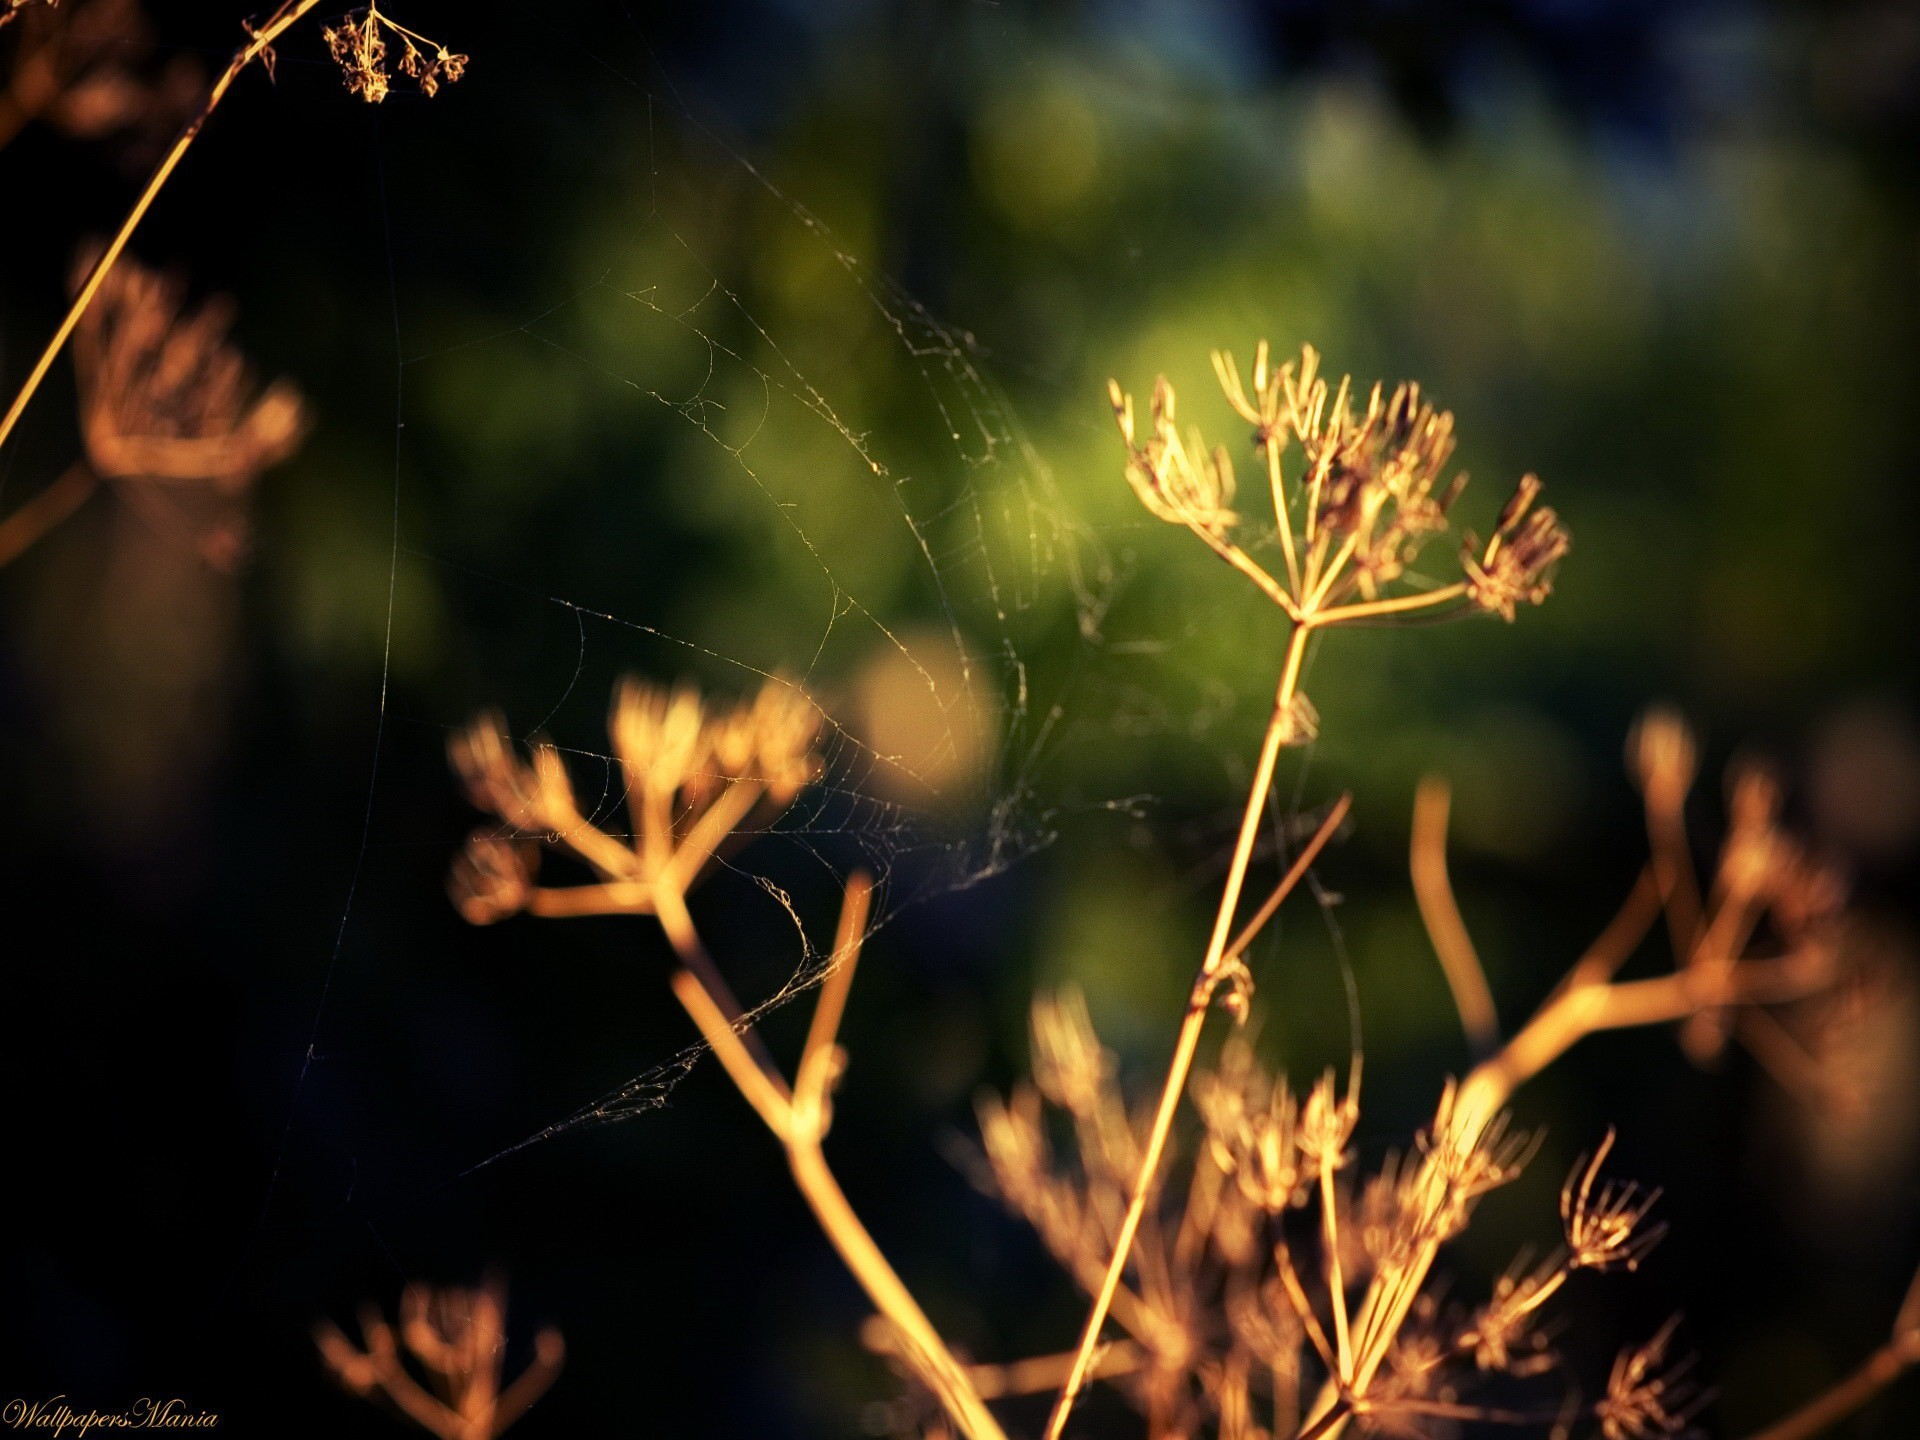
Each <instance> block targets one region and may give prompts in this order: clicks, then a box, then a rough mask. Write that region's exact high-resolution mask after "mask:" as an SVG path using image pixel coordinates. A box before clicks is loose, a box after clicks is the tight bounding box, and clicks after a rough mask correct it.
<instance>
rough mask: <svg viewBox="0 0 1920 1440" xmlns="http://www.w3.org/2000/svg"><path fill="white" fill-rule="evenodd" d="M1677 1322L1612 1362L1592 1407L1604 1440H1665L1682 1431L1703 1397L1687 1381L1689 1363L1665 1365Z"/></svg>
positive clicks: (1677, 1320)
mask: <svg viewBox="0 0 1920 1440" xmlns="http://www.w3.org/2000/svg"><path fill="white" fill-rule="evenodd" d="M1679 1323H1680V1319H1679V1317H1678V1316H1675V1317H1674V1318H1673V1319H1671V1320H1669V1321H1668V1322H1667V1323H1666V1324H1665V1325H1662V1326H1661V1327H1660V1329H1659V1331H1658V1332H1657V1333H1656V1334H1655V1335H1654V1337H1653V1338H1652V1339H1651V1340H1649V1341H1647V1343H1646V1344H1644V1345H1641V1346H1639V1347H1637V1348H1635V1349H1630V1350H1623V1351H1621V1352H1620V1356H1619V1358H1618V1359H1616V1360H1615V1361H1614V1362H1613V1372H1612V1373H1611V1374H1610V1375H1609V1376H1608V1377H1607V1393H1606V1394H1605V1395H1603V1396H1601V1398H1600V1399H1599V1400H1598V1401H1597V1402H1596V1403H1595V1405H1594V1407H1593V1409H1594V1415H1595V1417H1596V1418H1597V1419H1598V1420H1599V1421H1600V1433H1601V1434H1602V1435H1604V1436H1605V1437H1606V1440H1669V1437H1672V1436H1676V1435H1684V1434H1685V1433H1686V1432H1687V1427H1688V1425H1689V1424H1690V1423H1691V1422H1692V1419H1693V1416H1694V1415H1695V1414H1696V1413H1697V1412H1698V1410H1699V1407H1700V1405H1701V1404H1702V1403H1703V1401H1704V1397H1702V1396H1701V1395H1699V1393H1698V1391H1697V1389H1696V1387H1695V1386H1694V1385H1693V1384H1692V1382H1691V1381H1689V1380H1688V1379H1687V1378H1686V1373H1687V1371H1688V1369H1689V1368H1691V1365H1692V1362H1691V1361H1690V1360H1682V1361H1681V1362H1679V1363H1678V1364H1676V1365H1668V1364H1667V1363H1666V1357H1667V1346H1668V1345H1669V1344H1670V1343H1671V1342H1672V1340H1673V1332H1674V1330H1675V1329H1676V1328H1677V1327H1678V1325H1679Z"/></svg>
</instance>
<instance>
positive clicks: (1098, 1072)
mask: <svg viewBox="0 0 1920 1440" xmlns="http://www.w3.org/2000/svg"><path fill="white" fill-rule="evenodd" d="M1112 1077H1113V1057H1112V1056H1111V1055H1109V1054H1108V1053H1107V1052H1106V1051H1105V1050H1104V1049H1102V1048H1101V1045H1100V1042H1099V1040H1098V1039H1097V1038H1096V1037H1095V1035H1094V1033H1093V1020H1092V1017H1090V1016H1089V1015H1088V1014H1087V1001H1086V997H1085V996H1084V995H1082V994H1081V993H1080V992H1079V991H1078V990H1072V989H1069V990H1063V991H1061V992H1060V993H1059V994H1057V995H1051V996H1044V995H1043V996H1039V997H1036V998H1035V1000H1034V1002H1033V1083H1034V1084H1035V1085H1037V1086H1038V1087H1039V1089H1040V1093H1041V1094H1042V1095H1044V1096H1046V1097H1047V1099H1048V1100H1050V1101H1052V1102H1053V1103H1054V1104H1055V1105H1058V1106H1059V1107H1060V1108H1061V1109H1062V1110H1065V1111H1067V1112H1068V1113H1069V1114H1072V1115H1080V1116H1088V1115H1092V1114H1094V1113H1095V1112H1096V1111H1098V1110H1099V1108H1100V1105H1101V1103H1102V1101H1103V1099H1104V1097H1105V1095H1106V1093H1107V1089H1108V1085H1109V1082H1110V1081H1111V1080H1112Z"/></svg>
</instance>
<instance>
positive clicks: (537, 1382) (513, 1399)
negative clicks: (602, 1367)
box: [313, 1278, 567, 1440]
mask: <svg viewBox="0 0 1920 1440" xmlns="http://www.w3.org/2000/svg"><path fill="white" fill-rule="evenodd" d="M313 1338H314V1343H315V1344H316V1345H317V1346H319V1348H320V1359H321V1362H322V1363H323V1364H324V1365H325V1366H326V1367H327V1371H328V1373H329V1374H331V1375H332V1376H333V1378H334V1379H335V1380H336V1381H338V1382H339V1383H340V1385H341V1386H342V1387H344V1388H345V1389H347V1390H348V1391H350V1392H352V1393H353V1394H355V1395H358V1396H361V1397H362V1398H364V1399H368V1400H372V1399H375V1398H378V1399H380V1400H384V1401H385V1402H386V1403H387V1404H389V1405H391V1406H392V1407H393V1408H394V1409H395V1410H397V1411H398V1412H399V1413H400V1414H402V1415H404V1416H406V1418H407V1419H409V1420H411V1421H412V1422H413V1423H414V1424H415V1425H418V1426H419V1427H420V1428H421V1429H422V1430H425V1431H426V1432H427V1433H428V1434H430V1435H434V1436H437V1437H439V1440H495V1437H497V1436H500V1435H504V1434H505V1433H506V1432H507V1431H508V1430H509V1429H510V1428H511V1427H512V1426H513V1424H514V1422H516V1421H517V1420H519V1419H520V1417H521V1416H523V1415H525V1414H526V1413H527V1411H528V1410H529V1409H531V1408H532V1406H533V1404H534V1402H535V1401H536V1400H538V1399H539V1398H540V1397H541V1396H542V1395H544V1394H546V1393H547V1390H548V1388H549V1387H550V1386H551V1385H552V1384H553V1382H554V1381H555V1380H556V1379H558V1378H559V1375H560V1367H561V1366H562V1365H563V1364H564V1363H565V1361H566V1355H567V1345H566V1341H565V1340H564V1339H562V1338H561V1335H560V1332H559V1331H558V1330H556V1329H554V1328H553V1327H552V1326H550V1325H549V1326H546V1327H544V1328H542V1329H541V1330H540V1332H539V1333H538V1334H537V1335H535V1336H534V1340H533V1361H532V1363H531V1364H530V1365H528V1366H527V1368H526V1369H525V1370H522V1371H521V1372H520V1374H519V1375H517V1376H516V1377H514V1379H513V1380H512V1381H510V1382H509V1381H507V1380H506V1360H507V1287H506V1285H505V1283H504V1282H503V1281H501V1280H499V1279H497V1278H496V1279H489V1280H487V1281H485V1282H483V1283H482V1284H480V1285H477V1286H474V1287H472V1288H471V1289H469V1288H466V1287H464V1286H447V1287H444V1288H436V1287H433V1286H429V1285H409V1286H408V1287H407V1288H406V1289H405V1290H404V1291H402V1292H401V1295H400V1316H399V1322H398V1323H397V1324H394V1323H391V1322H389V1321H388V1320H387V1319H386V1318H385V1317H384V1316H382V1315H381V1314H380V1312H379V1310H377V1309H376V1308H374V1307H373V1306H371V1305H369V1306H366V1307H365V1308H364V1309H362V1311H361V1313H360V1343H359V1344H357V1345H356V1344H355V1343H354V1342H353V1341H351V1340H349V1339H348V1338H347V1337H346V1336H345V1335H344V1334H342V1333H341V1331H340V1329H339V1328H338V1327H337V1326H335V1325H334V1324H332V1323H331V1322H330V1321H322V1322H321V1323H320V1324H319V1325H318V1326H317V1327H316V1328H315V1330H314V1336H313Z"/></svg>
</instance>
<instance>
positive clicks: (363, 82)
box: [322, 5, 468, 105]
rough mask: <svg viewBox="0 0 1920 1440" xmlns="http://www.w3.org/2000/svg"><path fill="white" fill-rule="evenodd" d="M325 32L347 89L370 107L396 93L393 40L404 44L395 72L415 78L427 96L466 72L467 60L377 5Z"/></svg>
mask: <svg viewBox="0 0 1920 1440" xmlns="http://www.w3.org/2000/svg"><path fill="white" fill-rule="evenodd" d="M322 33H323V34H324V35H325V36H326V41H327V49H328V50H329V51H331V52H332V54H333V58H334V60H335V62H336V63H337V64H338V65H339V66H340V69H341V72H342V73H343V74H344V75H345V77H346V81H347V89H348V90H350V91H351V92H352V93H354V94H355V95H358V96H359V97H360V98H361V99H363V100H365V101H366V102H367V103H368V104H370V105H378V104H380V103H381V102H382V101H383V100H385V99H386V98H387V96H388V95H389V94H391V93H392V91H393V76H392V71H390V70H389V68H388V59H389V53H388V48H387V37H388V36H392V37H393V39H394V40H395V41H396V42H397V43H398V44H399V46H400V56H399V59H398V60H397V61H394V62H393V69H395V70H398V71H399V73H400V74H402V75H405V76H406V77H407V78H408V79H410V80H412V81H413V83H414V84H415V85H417V86H418V87H419V88H420V92H421V93H422V94H423V95H428V96H432V95H435V94H437V93H438V92H439V90H440V87H441V86H442V85H443V84H444V85H451V84H453V83H454V81H456V80H458V79H459V78H460V77H461V76H462V75H464V74H466V73H467V58H468V57H467V56H465V55H459V54H455V53H454V52H453V51H451V50H449V49H447V47H446V46H444V45H442V44H440V43H439V42H438V41H435V40H429V39H427V37H426V36H424V35H421V34H419V33H417V32H415V31H412V30H409V29H407V27H406V26H404V25H402V24H400V23H398V22H397V21H394V20H391V19H389V18H388V17H387V16H385V15H382V14H381V13H380V7H379V6H378V5H368V6H367V7H366V8H365V9H362V10H353V11H349V12H348V13H347V14H346V15H344V16H342V17H341V19H340V21H339V22H338V23H337V24H334V25H330V26H328V27H327V28H326V29H325V30H324V31H323V32H322Z"/></svg>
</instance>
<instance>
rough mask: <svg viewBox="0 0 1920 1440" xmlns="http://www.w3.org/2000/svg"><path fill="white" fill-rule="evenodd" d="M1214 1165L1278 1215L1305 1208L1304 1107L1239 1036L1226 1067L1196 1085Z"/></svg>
mask: <svg viewBox="0 0 1920 1440" xmlns="http://www.w3.org/2000/svg"><path fill="white" fill-rule="evenodd" d="M1193 1096H1194V1103H1195V1105H1196V1107H1197V1108H1198V1109H1199V1111H1200V1117H1201V1120H1202V1121H1203V1123H1204V1124H1205V1126H1206V1132H1207V1144H1208V1148H1209V1152H1210V1154H1211V1155H1212V1157H1213V1161H1214V1163H1215V1164H1216V1165H1218V1166H1219V1167H1220V1169H1221V1170H1222V1171H1223V1172H1225V1173H1226V1174H1228V1175H1231V1176H1232V1177H1233V1180H1234V1183H1235V1185H1237V1186H1238V1187H1239V1189H1240V1192H1241V1194H1243V1195H1245V1196H1246V1198H1247V1199H1248V1200H1249V1201H1250V1202H1252V1203H1253V1204H1254V1205H1256V1206H1257V1207H1259V1208H1260V1209H1261V1210H1265V1211H1268V1212H1272V1213H1277V1212H1279V1211H1282V1210H1285V1209H1288V1208H1289V1207H1291V1206H1294V1205H1298V1204H1300V1203H1302V1202H1303V1201H1304V1200H1305V1198H1306V1181H1307V1180H1308V1178H1309V1176H1308V1173H1307V1170H1306V1168H1305V1165H1304V1163H1303V1161H1302V1158H1301V1154H1300V1146H1299V1118H1300V1107H1299V1102H1298V1101H1296V1100H1295V1099H1294V1096H1293V1091H1292V1089H1291V1088H1290V1087H1289V1086H1288V1084H1287V1082H1286V1080H1285V1079H1284V1078H1281V1079H1269V1078H1268V1077H1267V1076H1266V1075H1265V1074H1264V1073H1262V1071H1261V1070H1260V1069H1259V1067H1258V1065H1257V1064H1256V1063H1255V1062H1254V1061H1253V1059H1252V1048H1251V1047H1250V1046H1249V1045H1247V1044H1246V1043H1245V1041H1243V1040H1241V1039H1240V1038H1239V1037H1237V1036H1236V1037H1235V1039H1234V1041H1233V1042H1232V1043H1231V1044H1230V1045H1229V1046H1228V1047H1227V1049H1226V1050H1225V1051H1224V1052H1223V1053H1222V1056H1221V1064H1220V1067H1219V1068H1218V1069H1216V1070H1214V1071H1213V1072H1212V1073H1210V1074H1207V1075H1203V1076H1201V1077H1200V1078H1199V1079H1198V1080H1197V1081H1196V1082H1195V1084H1194V1089H1193Z"/></svg>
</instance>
